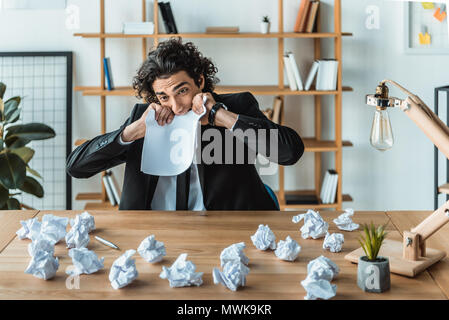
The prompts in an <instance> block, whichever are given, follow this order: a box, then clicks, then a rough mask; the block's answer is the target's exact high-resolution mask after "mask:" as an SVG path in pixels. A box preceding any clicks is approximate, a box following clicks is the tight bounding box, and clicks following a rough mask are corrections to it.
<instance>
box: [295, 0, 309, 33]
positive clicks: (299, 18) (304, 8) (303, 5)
mask: <svg viewBox="0 0 449 320" xmlns="http://www.w3.org/2000/svg"><path fill="white" fill-rule="evenodd" d="M309 6H310V0H301V2H300V4H299V10H298V14H297V15H296V21H295V26H294V28H293V32H303V31H301V28H302V27H303V26H304V25H305V22H303V21H304V20H306V19H307V13H308V9H309Z"/></svg>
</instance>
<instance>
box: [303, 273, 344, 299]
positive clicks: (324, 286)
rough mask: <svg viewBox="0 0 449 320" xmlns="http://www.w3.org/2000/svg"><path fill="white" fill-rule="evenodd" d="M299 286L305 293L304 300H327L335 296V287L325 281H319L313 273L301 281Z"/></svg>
mask: <svg viewBox="0 0 449 320" xmlns="http://www.w3.org/2000/svg"><path fill="white" fill-rule="evenodd" d="M301 285H302V286H303V287H304V289H305V290H306V292H307V295H306V296H305V297H304V299H305V300H316V299H324V300H328V299H330V298H333V297H335V295H336V294H337V286H336V285H335V284H331V283H330V282H329V281H328V280H326V279H321V278H320V277H318V275H317V274H316V273H315V272H312V273H311V274H308V275H307V277H306V278H305V279H304V280H303V281H301Z"/></svg>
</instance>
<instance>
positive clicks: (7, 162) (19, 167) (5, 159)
mask: <svg viewBox="0 0 449 320" xmlns="http://www.w3.org/2000/svg"><path fill="white" fill-rule="evenodd" d="M25 176H26V164H25V162H24V161H23V160H22V158H20V157H19V156H18V155H16V154H14V153H10V152H5V153H1V154H0V181H1V183H2V184H3V186H5V187H6V188H8V189H19V188H20V187H21V186H22V185H23V181H24V180H25Z"/></svg>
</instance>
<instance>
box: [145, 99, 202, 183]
mask: <svg viewBox="0 0 449 320" xmlns="http://www.w3.org/2000/svg"><path fill="white" fill-rule="evenodd" d="M203 108H204V110H203V112H202V113H201V114H196V113H195V112H193V111H192V110H190V111H189V112H187V113H186V114H184V115H181V116H175V117H174V118H173V121H172V122H171V123H170V124H166V125H164V126H160V125H159V124H158V123H157V121H156V120H155V119H154V114H155V111H154V110H150V111H149V112H148V115H147V118H146V119H145V124H146V127H147V128H146V132H145V138H144V142H143V150H142V162H141V168H140V170H141V171H142V172H143V173H146V174H152V175H156V176H176V175H178V174H181V173H183V172H184V171H186V170H187V168H188V167H190V165H191V164H192V162H193V156H194V153H195V139H196V134H197V127H198V120H199V119H200V118H201V117H202V116H203V115H204V114H205V113H206V108H205V107H203Z"/></svg>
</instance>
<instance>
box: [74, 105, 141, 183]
mask: <svg viewBox="0 0 449 320" xmlns="http://www.w3.org/2000/svg"><path fill="white" fill-rule="evenodd" d="M137 109H138V105H137V104H136V105H135V106H134V108H133V110H132V112H131V116H130V117H129V118H128V119H127V120H126V122H125V123H124V124H123V125H122V126H121V127H120V128H119V129H118V130H115V131H113V132H109V133H106V134H103V135H100V136H97V137H95V138H93V139H92V140H89V141H86V142H85V143H83V144H82V145H80V146H79V147H78V148H76V149H75V150H74V151H72V153H70V155H69V157H68V159H67V168H66V169H67V173H68V174H69V175H71V176H72V177H74V178H89V177H92V176H93V175H95V174H97V173H99V172H101V171H104V170H107V169H109V168H112V167H115V166H117V165H119V164H122V163H124V162H125V161H126V156H127V151H128V149H129V146H130V145H131V144H126V145H122V144H120V143H119V136H120V134H121V133H122V131H123V130H124V129H125V127H126V126H128V125H129V124H131V123H132V122H134V121H135V119H134V118H135V115H136V112H137Z"/></svg>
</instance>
